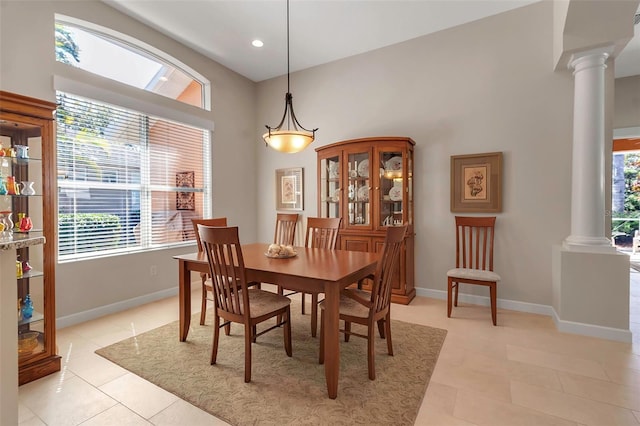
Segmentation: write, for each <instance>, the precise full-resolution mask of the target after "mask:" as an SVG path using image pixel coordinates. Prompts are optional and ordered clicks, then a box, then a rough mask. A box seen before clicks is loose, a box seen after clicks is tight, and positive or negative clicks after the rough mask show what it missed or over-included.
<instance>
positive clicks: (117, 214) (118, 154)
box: [57, 92, 210, 260]
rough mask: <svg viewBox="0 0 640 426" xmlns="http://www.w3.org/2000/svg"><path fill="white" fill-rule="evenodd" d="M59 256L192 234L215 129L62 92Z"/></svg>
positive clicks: (200, 211) (167, 242)
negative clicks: (211, 131) (210, 129)
mask: <svg viewBox="0 0 640 426" xmlns="http://www.w3.org/2000/svg"><path fill="white" fill-rule="evenodd" d="M57 101H58V110H57V115H58V116H57V122H58V125H57V149H58V153H57V166H58V209H59V257H60V260H68V259H74V258H79V257H92V256H96V255H103V254H111V253H120V252H127V251H131V250H136V251H137V250H141V249H147V248H155V247H163V246H167V245H172V244H176V243H181V242H183V241H186V240H192V239H194V234H193V231H192V225H191V218H194V217H202V216H203V209H204V205H205V203H209V202H210V201H209V200H205V197H208V191H206V188H205V182H208V173H209V172H208V170H209V164H208V152H209V132H208V131H207V130H204V129H197V128H194V127H190V126H186V125H184V124H180V123H175V122H171V121H168V120H164V119H161V118H158V117H153V116H149V115H145V114H142V113H139V112H136V111H131V110H126V109H124V108H120V107H116V106H113V105H107V104H104V103H101V102H97V101H93V100H89V99H85V98H81V97H78V96H75V95H71V94H67V93H62V92H58V93H57Z"/></svg>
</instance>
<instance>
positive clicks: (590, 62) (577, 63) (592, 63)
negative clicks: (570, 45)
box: [567, 46, 614, 75]
mask: <svg viewBox="0 0 640 426" xmlns="http://www.w3.org/2000/svg"><path fill="white" fill-rule="evenodd" d="M613 49H614V47H613V46H604V47H601V48H598V49H591V50H584V51H581V52H576V53H574V54H572V55H571V57H570V58H569V63H568V64H567V67H568V68H569V69H573V70H574V71H573V74H574V75H575V73H577V72H579V71H582V70H585V69H588V68H594V67H602V68H603V69H604V68H606V67H607V65H606V62H607V59H609V57H610V56H611V53H613Z"/></svg>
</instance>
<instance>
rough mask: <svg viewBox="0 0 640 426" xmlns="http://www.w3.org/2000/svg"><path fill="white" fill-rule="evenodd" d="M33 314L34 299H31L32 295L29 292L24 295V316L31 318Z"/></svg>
mask: <svg viewBox="0 0 640 426" xmlns="http://www.w3.org/2000/svg"><path fill="white" fill-rule="evenodd" d="M32 316H33V301H32V300H31V295H30V294H27V295H26V296H25V297H24V302H23V303H22V318H24V319H29V318H31V317H32Z"/></svg>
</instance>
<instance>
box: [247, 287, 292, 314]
mask: <svg viewBox="0 0 640 426" xmlns="http://www.w3.org/2000/svg"><path fill="white" fill-rule="evenodd" d="M248 291H249V304H250V305H251V316H252V317H259V316H262V315H264V314H268V313H270V312H274V311H277V310H278V309H282V308H285V307H287V306H288V305H290V304H291V299H289V298H288V297H285V296H280V295H279V294H276V293H272V292H270V291H264V290H259V289H257V288H251V289H249V290H248Z"/></svg>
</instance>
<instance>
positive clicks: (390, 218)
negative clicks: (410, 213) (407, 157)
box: [376, 151, 406, 227]
mask: <svg viewBox="0 0 640 426" xmlns="http://www.w3.org/2000/svg"><path fill="white" fill-rule="evenodd" d="M404 168H405V165H404V158H403V152H402V151H382V152H380V171H379V173H380V186H379V191H378V194H377V196H378V197H380V200H379V206H380V208H379V209H378V213H379V214H378V217H377V224H376V225H377V227H384V226H393V225H401V224H402V223H403V222H404V216H403V214H404V209H403V207H404V202H405V199H404V194H405V188H404V181H405V178H406V176H405V173H404Z"/></svg>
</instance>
